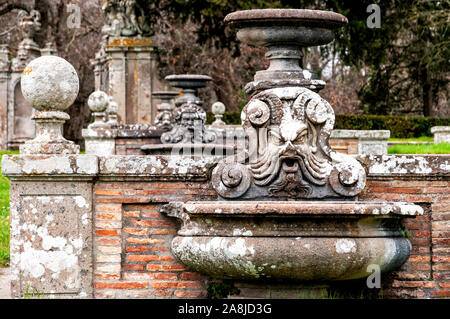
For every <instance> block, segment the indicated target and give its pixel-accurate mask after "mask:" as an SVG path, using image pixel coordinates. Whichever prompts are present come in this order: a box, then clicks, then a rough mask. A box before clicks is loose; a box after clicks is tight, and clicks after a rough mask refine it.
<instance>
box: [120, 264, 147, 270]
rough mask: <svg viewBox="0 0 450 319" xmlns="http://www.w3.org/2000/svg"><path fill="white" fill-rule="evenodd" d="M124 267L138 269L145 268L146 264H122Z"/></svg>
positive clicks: (125, 268)
mask: <svg viewBox="0 0 450 319" xmlns="http://www.w3.org/2000/svg"><path fill="white" fill-rule="evenodd" d="M122 268H123V270H124V271H129V270H132V271H137V270H144V265H140V264H122Z"/></svg>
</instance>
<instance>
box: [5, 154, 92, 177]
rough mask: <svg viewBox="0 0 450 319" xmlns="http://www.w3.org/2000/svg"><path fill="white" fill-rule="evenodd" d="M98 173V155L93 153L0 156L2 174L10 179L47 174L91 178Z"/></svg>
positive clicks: (44, 175)
mask: <svg viewBox="0 0 450 319" xmlns="http://www.w3.org/2000/svg"><path fill="white" fill-rule="evenodd" d="M98 173H99V170H98V157H97V156H95V155H89V154H74V155H56V154H55V155H53V154H51V155H4V156H3V157H2V174H3V175H4V176H6V177H8V178H10V179H17V178H20V177H28V178H30V177H32V178H41V177H48V176H60V177H65V178H68V177H70V178H71V179H75V178H80V179H83V178H93V177H95V176H97V175H98ZM68 179H69V178H68Z"/></svg>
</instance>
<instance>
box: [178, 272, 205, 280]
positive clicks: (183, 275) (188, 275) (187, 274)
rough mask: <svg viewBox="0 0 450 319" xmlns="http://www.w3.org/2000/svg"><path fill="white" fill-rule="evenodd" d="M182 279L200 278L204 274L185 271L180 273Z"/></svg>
mask: <svg viewBox="0 0 450 319" xmlns="http://www.w3.org/2000/svg"><path fill="white" fill-rule="evenodd" d="M180 279H185V280H200V279H203V276H202V275H201V274H198V273H195V272H183V273H181V274H180Z"/></svg>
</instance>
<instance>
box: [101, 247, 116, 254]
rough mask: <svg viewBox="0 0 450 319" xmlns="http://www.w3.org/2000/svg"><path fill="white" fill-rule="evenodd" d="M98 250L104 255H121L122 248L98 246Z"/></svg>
mask: <svg viewBox="0 0 450 319" xmlns="http://www.w3.org/2000/svg"><path fill="white" fill-rule="evenodd" d="M97 249H98V251H99V252H101V253H102V254H120V253H121V252H122V248H121V247H119V246H97Z"/></svg>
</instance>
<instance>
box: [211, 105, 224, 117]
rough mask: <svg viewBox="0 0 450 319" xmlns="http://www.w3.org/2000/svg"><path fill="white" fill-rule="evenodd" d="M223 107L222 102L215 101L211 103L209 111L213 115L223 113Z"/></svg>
mask: <svg viewBox="0 0 450 319" xmlns="http://www.w3.org/2000/svg"><path fill="white" fill-rule="evenodd" d="M225 109H226V107H225V104H223V103H222V102H215V103H213V104H212V105H211V111H212V112H213V114H214V115H218V114H223V113H225Z"/></svg>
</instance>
